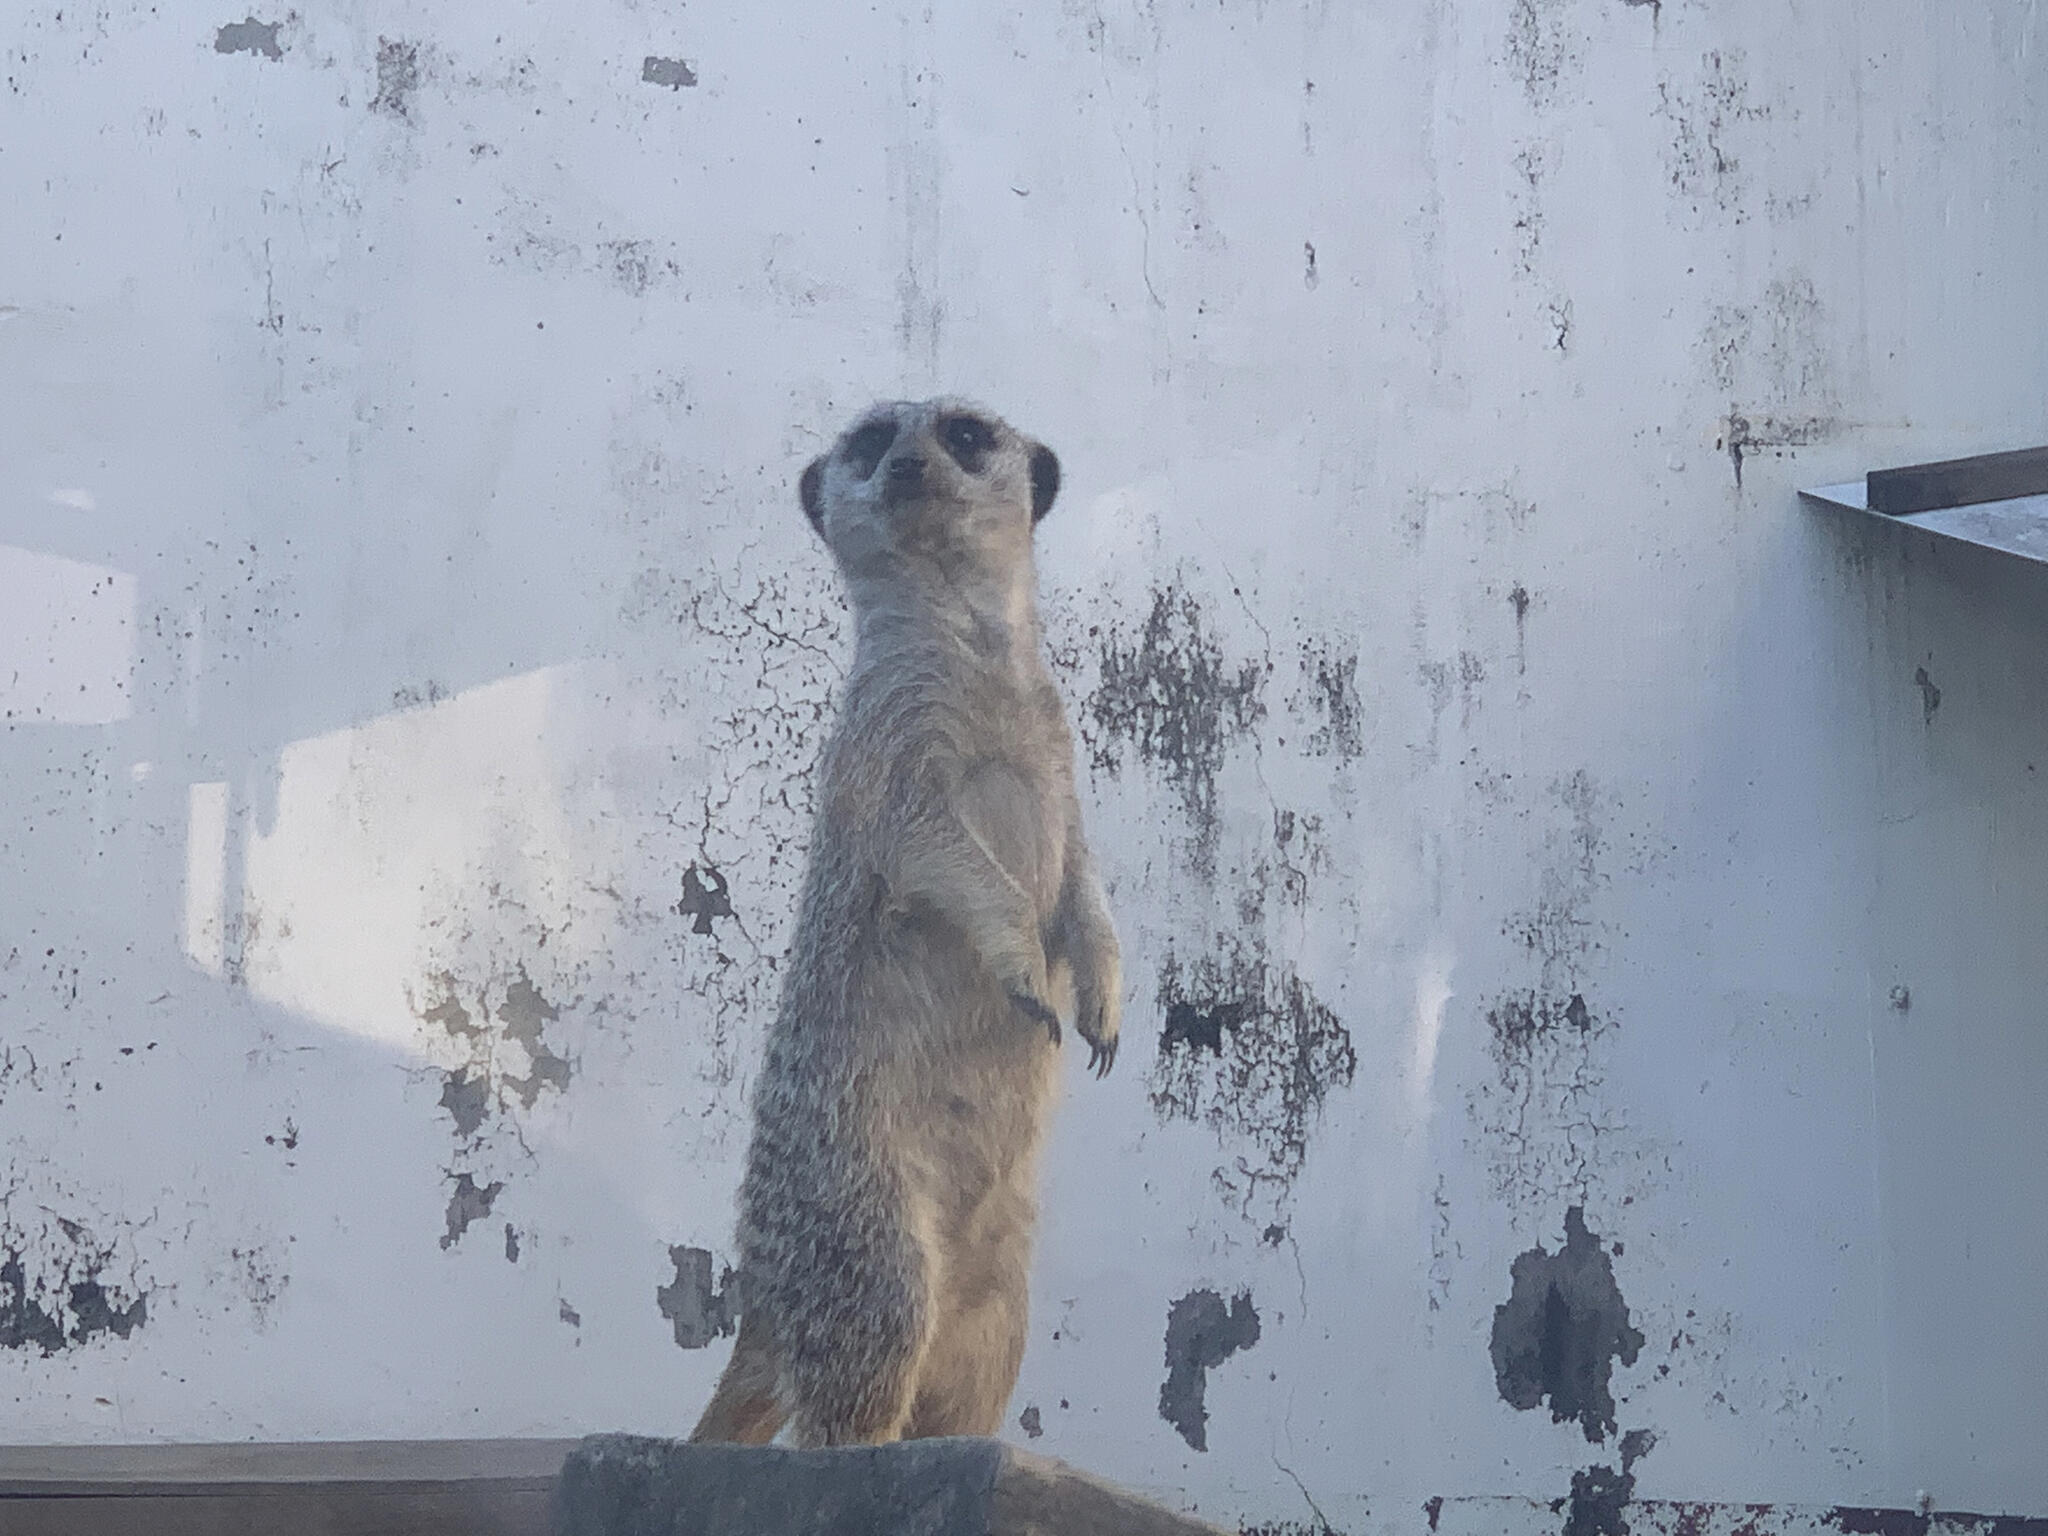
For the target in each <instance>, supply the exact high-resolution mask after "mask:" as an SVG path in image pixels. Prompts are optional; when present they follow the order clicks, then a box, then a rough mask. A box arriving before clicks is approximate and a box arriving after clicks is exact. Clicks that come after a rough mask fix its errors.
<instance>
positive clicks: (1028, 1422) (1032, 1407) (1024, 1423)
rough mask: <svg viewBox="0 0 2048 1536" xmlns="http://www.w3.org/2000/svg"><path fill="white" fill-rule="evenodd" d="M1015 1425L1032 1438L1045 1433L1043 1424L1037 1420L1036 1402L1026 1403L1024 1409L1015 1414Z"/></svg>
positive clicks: (1034, 1438)
mask: <svg viewBox="0 0 2048 1536" xmlns="http://www.w3.org/2000/svg"><path fill="white" fill-rule="evenodd" d="M1017 1427H1018V1428H1019V1429H1021V1430H1023V1431H1024V1433H1025V1434H1026V1435H1027V1436H1028V1437H1030V1438H1031V1439H1033V1440H1036V1439H1037V1438H1038V1437H1039V1436H1040V1435H1043V1434H1044V1433H1045V1426H1044V1425H1043V1424H1042V1423H1040V1422H1039V1418H1038V1404H1036V1403H1026V1404H1025V1405H1024V1411H1023V1412H1022V1413H1020V1414H1018V1415H1017Z"/></svg>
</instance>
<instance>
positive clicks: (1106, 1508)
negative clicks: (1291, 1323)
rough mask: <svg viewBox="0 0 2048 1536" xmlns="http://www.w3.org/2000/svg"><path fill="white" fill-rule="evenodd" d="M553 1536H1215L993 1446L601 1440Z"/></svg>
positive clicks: (578, 1463) (587, 1449)
mask: <svg viewBox="0 0 2048 1536" xmlns="http://www.w3.org/2000/svg"><path fill="white" fill-rule="evenodd" d="M555 1530H556V1532H557V1536H787V1533H796V1532H802V1533H804V1536H1111V1533H1116V1536H1221V1532H1220V1529H1219V1528H1218V1527H1216V1526H1213V1525H1208V1524H1205V1523H1204V1522H1202V1521H1199V1520H1195V1519H1192V1518H1190V1517H1189V1516H1186V1515H1182V1514H1177V1513H1175V1512H1174V1511H1172V1510H1169V1509H1166V1508H1164V1507H1163V1506H1161V1505H1158V1504H1155V1503H1153V1502H1151V1501H1150V1500H1148V1499H1141V1498H1139V1497H1137V1496H1136V1495H1135V1494H1130V1493H1126V1492H1124V1491H1123V1490H1122V1489H1120V1488H1117V1487H1114V1486H1112V1485H1111V1484H1109V1483H1105V1482H1103V1481H1102V1480H1101V1479H1099V1478H1094V1477H1090V1476H1088V1475H1087V1474H1086V1473H1084V1472H1077V1471H1075V1470H1074V1469H1073V1468H1071V1467H1068V1466H1065V1465H1063V1464H1061V1463H1060V1462H1057V1461H1048V1460H1046V1459H1045V1458H1044V1457H1040V1456H1032V1455H1028V1454H1026V1453H1025V1452H1023V1451H1020V1450H1018V1449H1016V1448H1015V1447H1014V1446H1010V1445H1005V1444H1004V1443H1003V1442H1002V1441H1000V1440H981V1439H968V1438H960V1439H945V1440H906V1441H903V1442H901V1443H899V1444H895V1445H878V1446H855V1447H849V1448H846V1449H842V1450H829V1451H794V1450H784V1449H783V1448H781V1447H779V1446H736V1445H686V1444H684V1443H682V1442H680V1441H675V1440H654V1439H647V1438H644V1437H642V1436H638V1435H596V1436H593V1437H591V1438H590V1439H588V1440H585V1441H584V1442H583V1443H582V1445H581V1446H579V1447H578V1448H577V1449H576V1450H575V1451H573V1452H572V1453H571V1454H570V1456H569V1459H568V1461H567V1462H566V1463H565V1464H564V1465H563V1467H562V1473H561V1478H560V1480H559V1482H558V1483H557V1484H556V1490H555Z"/></svg>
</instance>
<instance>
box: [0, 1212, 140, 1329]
mask: <svg viewBox="0 0 2048 1536" xmlns="http://www.w3.org/2000/svg"><path fill="white" fill-rule="evenodd" d="M53 1219H54V1220H55V1222H56V1225H57V1230H58V1232H60V1233H62V1235H63V1251H62V1252H58V1253H47V1252H46V1253H42V1254H38V1255H33V1256H32V1255H31V1254H30V1253H29V1252H28V1251H27V1249H28V1240H27V1238H26V1237H25V1236H24V1235H23V1234H21V1233H17V1232H14V1231H12V1230H9V1231H7V1232H5V1233H4V1234H0V1349H19V1350H30V1349H35V1350H40V1351H41V1352H42V1353H43V1354H44V1355H54V1354H56V1353H58V1352H59V1351H60V1350H65V1349H74V1348H76V1347H78V1346H79V1345H81V1344H86V1343H90V1342H91V1341H92V1340H93V1339H95V1338H99V1337H101V1336H103V1335H106V1334H112V1335H113V1336H114V1337H115V1338H117V1339H125V1338H127V1337H128V1336H129V1335H130V1334H132V1333H133V1332H134V1331H135V1330H136V1329H137V1328H140V1327H141V1326H142V1325H143V1324H144V1323H145V1322H147V1321H148V1320H149V1296H148V1294H147V1293H146V1292H142V1291H140V1290H137V1291H136V1292H135V1293H134V1296H133V1299H132V1300H127V1299H124V1294H123V1288H122V1287H120V1286H119V1285H118V1284H115V1283H112V1282H110V1281H109V1279H108V1276H107V1269H108V1266H109V1265H110V1264H112V1262H113V1258H114V1251H113V1249H112V1248H111V1247H109V1246H106V1245H103V1244H101V1243H99V1242H97V1241H95V1240H94V1238H93V1236H92V1234H91V1233H90V1232H88V1231H87V1230H86V1229H85V1227H84V1226H82V1225H81V1224H79V1223H78V1222H75V1221H69V1220H67V1219H65V1218H64V1217H62V1216H58V1217H54V1218H53ZM31 1257H34V1258H35V1259H36V1260H37V1269H38V1270H39V1271H43V1272H46V1273H47V1275H48V1278H46V1279H45V1280H44V1281H43V1283H42V1284H41V1285H36V1284H32V1283H31V1281H30V1279H29V1261H30V1259H31ZM67 1313H68V1314H69V1320H68V1321H67V1320H66V1314H67Z"/></svg>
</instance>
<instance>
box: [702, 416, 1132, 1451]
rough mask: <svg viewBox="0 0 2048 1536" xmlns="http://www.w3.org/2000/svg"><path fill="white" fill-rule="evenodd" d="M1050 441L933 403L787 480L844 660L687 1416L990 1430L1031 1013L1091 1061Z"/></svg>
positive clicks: (932, 1431) (1033, 1150) (1110, 1020)
mask: <svg viewBox="0 0 2048 1536" xmlns="http://www.w3.org/2000/svg"><path fill="white" fill-rule="evenodd" d="M1059 483H1060V466H1059V460H1058V459H1057V458H1055V457H1054V456H1053V453H1052V450H1050V449H1049V448H1046V447H1044V446H1043V445H1042V444H1039V443H1036V442H1033V441H1032V440H1031V439H1029V438H1027V437H1025V436H1023V435H1022V434H1021V433H1018V432H1016V431H1015V430H1013V429H1012V428H1011V427H1010V426H1009V425H1008V424H1006V423H1005V422H1002V421H1000V420H998V419H996V418H995V417H993V416H991V415H989V414H987V413H986V412H984V411H981V410H978V409H976V408H975V407H973V406H971V405H967V404H964V403H962V402H959V401H954V400H931V401H925V402H922V403H897V404H889V405H878V406H876V407H874V408H873V409H872V410H870V411H868V412H867V414H866V415H864V416H863V417H861V418H860V420H859V421H858V422H857V423H855V425H854V426H853V427H852V428H851V429H849V430H848V431H847V432H846V433H845V435H844V436H842V437H841V438H840V439H839V441H838V442H837V443H836V444H835V445H834V446H833V448H832V450H831V452H829V453H827V454H826V455H825V456H824V457H822V458H820V459H818V460H816V461H815V462H814V463H812V464H811V465H810V466H809V467H808V468H807V469H805V471H804V473H803V479H802V484H801V493H802V501H803V508H804V512H805V514H806V515H807V516H808V517H809V518H810V521H811V526H812V527H813V528H815V529H817V531H818V532H819V534H820V535H822V536H823V538H824V541H825V544H826V547H827V548H828V549H830V550H831V552H832V555H833V558H834V559H835V561H836V562H837V564H838V567H839V571H840V575H841V577H842V578H843V579H844V581H845V583H846V587H847V591H848V594H849V596H850V597H851V600H852V605H853V612H854V623H855V630H856V641H855V647H854V657H853V665H852V668H851V670H850V671H849V673H848V675H847V678H846V682H845V686H844V689H843V692H842V695H841V697H840V700H839V713H838V719H837V722H836V724H835V726H834V728H833V731H832V735H831V739H830V740H829V741H828V742H827V743H826V745H825V751H824V756H823V758H822V760H821V762H820V765H819V775H818V785H817V797H818V800H817V804H818V810H817V819H816V823H815V827H814V829H813V832H812V838H811V849H810V864H809V867H808V869H807V870H806V872H805V878H804V887H803V896H802V899H801V903H800V906H799V908H798V912H797V921H796V931H795V936H794V939H793V941H792V944H791V947H790V954H789V962H788V969H787V971H786V973H785V975H784V978H783V987H782V1000H781V1008H780V1011H779V1013H778V1015H777V1017H776V1020H775V1023H774V1026H773V1028H772V1029H771V1030H770V1031H769V1036H768V1048H767V1055H766V1059H765V1061H764V1063H763V1065H762V1068H761V1073H760V1077H759V1078H758V1080H757V1082H756V1084H755V1088H754V1135H753V1143H752V1146H751V1147H750V1148H749V1151H748V1157H747V1171H746V1176H745V1179H744V1181H743V1182H742V1184H741V1186H740V1201H739V1204H740V1211H739V1232H738V1246H739V1256H740V1262H739V1276H740V1303H741V1311H742V1317H741V1322H740V1328H739V1337H738V1339H737V1340H736V1342H735V1344H734V1348H733V1355H732V1359H731V1361H730V1362H729V1363H728V1364H727V1366H726V1369H725V1374H724V1375H723V1376H722V1377H721V1378H720V1379H719V1383H718V1387H717V1390H716V1391H715V1392H714V1393H713V1395H712V1399H711V1403H710V1406H709V1407H707V1408H706V1409H705V1410H704V1416H703V1418H702V1420H700V1421H699V1423H698V1425H697V1428H696V1431H695V1433H694V1434H693V1435H692V1437H691V1438H692V1439H695V1440H726V1441H741V1442H745V1443H750V1444H759V1443H763V1442H765V1441H768V1440H770V1439H772V1438H774V1436H775V1434H776V1432H777V1431H778V1430H779V1429H781V1427H782V1426H783V1425H784V1424H785V1423H787V1424H788V1425H789V1428H790V1432H791V1437H792V1439H793V1440H794V1441H795V1443H797V1444H798V1445H805V1446H816V1445H844V1444H853V1443H862V1442H869V1443H872V1442H880V1441H886V1440H896V1439H905V1438H915V1437H920V1436H926V1435H960V1434H969V1435H986V1434H993V1433H994V1432H995V1431H996V1429H997V1428H998V1426H999V1425H1000V1424H1001V1422H1002V1417H1003V1411H1004V1408H1005V1406H1006V1405H1007V1404H1008V1402H1009V1399H1010V1392H1011V1389H1012V1388H1013V1387H1014V1386H1015V1385H1016V1381H1017V1370H1018V1366H1019V1364H1020V1363H1021V1362H1022V1359H1023V1355H1024V1331H1025V1322H1026V1310H1027V1306H1028V1295H1027V1290H1028V1286H1027V1281H1028V1274H1029V1270H1030V1260H1031V1234H1032V1225H1033V1223H1034V1221H1035V1219H1036V1216H1037V1200H1036V1195H1035V1185H1036V1182H1037V1170H1036V1164H1037V1154H1038V1148H1039V1143H1040V1140H1041V1139H1042V1133H1043V1130H1044V1125H1045V1120H1046V1113H1047V1110H1048V1108H1049V1107H1050V1104H1051V1100H1052V1097H1053V1092H1054V1088H1055V1085H1056V1082H1057V1054H1056V1049H1055V1048H1056V1047H1057V1046H1058V1044H1059V1041H1060V1016H1061V1014H1062V1013H1064V1014H1066V1015H1067V1016H1068V1017H1069V1018H1070V1019H1071V1020H1072V1021H1073V1024H1074V1027H1075V1029H1076V1031H1077V1032H1078V1033H1079V1034H1080V1036H1081V1038H1082V1039H1083V1040H1085V1041H1087V1042H1088V1046H1089V1065H1090V1066H1091V1067H1093V1068H1095V1070H1096V1073H1097V1075H1098V1076H1100V1075H1102V1074H1104V1073H1107V1072H1108V1071H1109V1068H1110V1064H1111V1063H1112V1062H1113V1061H1114V1060H1115V1058H1116V1043H1117V1022H1118V1015H1119V1011H1120V1008H1121V993H1122V985H1121V981H1120V978H1119V958H1118V948H1117V940H1116V933H1115V930H1114V928H1113V926H1112V924H1111V921H1110V916H1109V909H1108V905H1107V902H1106V900H1105V898H1104V895H1103V891H1102V886H1101V883H1100V881H1099V880H1098V879H1097V877H1096V874H1095V871H1094V868H1093V865H1092V862H1091V860H1090V858H1089V853H1088V845H1087V842H1086V840H1085V838H1084V837H1083V835H1082V830H1081V817H1080V811H1079V806H1078V804H1077V802H1076V800H1075V795H1074V747H1073V738H1072V736H1071V735H1070V733H1069V731H1068V728H1067V722H1066V717H1065V714H1064V712H1063V710H1062V708H1061V705H1060V698H1059V693H1058V691H1057V690H1056V689H1055V688H1054V686H1053V681H1052V676H1051V674H1050V673H1049V672H1048V671H1047V669H1046V665H1045V661H1044V658H1043V656H1042V655H1041V646H1040V639H1039V629H1038V605H1037V576H1036V572H1035V570H1034V567H1033V563H1032V548H1031V541H1032V531H1033V529H1034V528H1035V526H1036V525H1037V523H1038V521H1039V519H1041V518H1042V517H1044V516H1045V514H1046V512H1047V510H1048V509H1050V507H1051V506H1052V502H1053V497H1054V495H1055V494H1056V493H1057V492H1058V490H1059Z"/></svg>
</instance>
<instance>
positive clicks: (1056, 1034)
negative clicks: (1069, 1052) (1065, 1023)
mask: <svg viewBox="0 0 2048 1536" xmlns="http://www.w3.org/2000/svg"><path fill="white" fill-rule="evenodd" d="M1010 1002H1011V1003H1012V1004H1013V1005H1014V1006H1015V1007H1016V1009H1017V1011H1018V1012H1019V1013H1021V1014H1023V1015H1024V1017H1025V1018H1027V1019H1030V1020H1032V1021H1033V1022H1034V1023H1038V1024H1043V1025H1044V1026H1045V1028H1046V1032H1047V1033H1048V1034H1050V1035H1051V1036H1052V1043H1053V1044H1054V1045H1058V1044H1059V1043H1060V1016H1059V1015H1058V1014H1057V1013H1055V1012H1053V1010H1052V1009H1051V1008H1050V1007H1048V1006H1047V1005H1046V1004H1045V1003H1043V1002H1040V1001H1039V1000H1038V999H1037V998H1035V997H1033V996H1032V995H1031V994H1030V993H1028V992H1016V991H1013V992H1011V993H1010Z"/></svg>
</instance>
